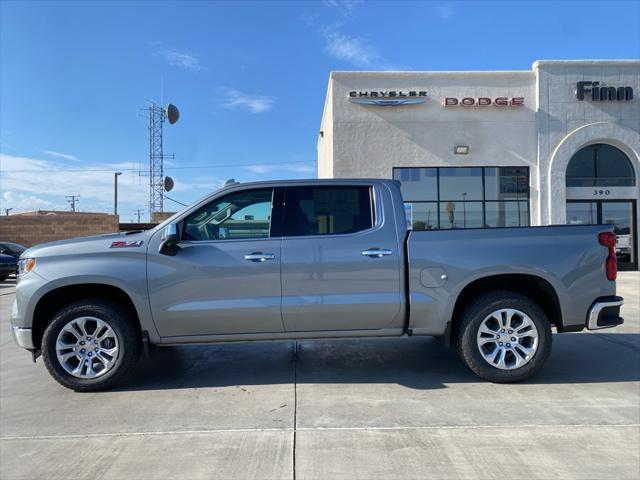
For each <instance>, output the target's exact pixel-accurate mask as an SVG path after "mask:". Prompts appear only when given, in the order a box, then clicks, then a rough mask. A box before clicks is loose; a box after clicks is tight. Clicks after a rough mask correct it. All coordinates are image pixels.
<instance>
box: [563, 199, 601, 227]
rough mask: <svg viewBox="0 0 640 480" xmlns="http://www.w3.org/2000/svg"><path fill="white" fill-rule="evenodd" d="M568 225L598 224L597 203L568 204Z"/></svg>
mask: <svg viewBox="0 0 640 480" xmlns="http://www.w3.org/2000/svg"><path fill="white" fill-rule="evenodd" d="M567 223H568V224H569V225H595V224H596V223H598V204H597V203H596V202H576V203H573V202H571V203H567Z"/></svg>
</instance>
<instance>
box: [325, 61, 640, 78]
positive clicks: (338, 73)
mask: <svg viewBox="0 0 640 480" xmlns="http://www.w3.org/2000/svg"><path fill="white" fill-rule="evenodd" d="M545 65H569V66H579V65H583V66H587V67H588V66H607V65H614V66H634V65H640V59H607V60H604V59H602V60H598V59H584V60H536V61H535V62H533V63H532V64H531V70H332V71H331V73H330V74H329V78H330V79H333V78H335V77H342V76H350V77H360V76H372V75H375V76H381V77H384V76H394V77H412V76H419V75H432V76H443V77H447V76H454V75H456V76H457V75H460V74H465V75H478V76H482V75H505V74H506V75H523V76H527V75H531V74H532V73H534V71H535V70H536V69H537V68H539V67H541V66H545Z"/></svg>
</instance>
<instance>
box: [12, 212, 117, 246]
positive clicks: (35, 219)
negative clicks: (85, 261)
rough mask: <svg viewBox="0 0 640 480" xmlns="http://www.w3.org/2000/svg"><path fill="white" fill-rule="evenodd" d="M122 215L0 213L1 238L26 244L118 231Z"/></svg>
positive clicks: (31, 244)
mask: <svg viewBox="0 0 640 480" xmlns="http://www.w3.org/2000/svg"><path fill="white" fill-rule="evenodd" d="M118 227H119V218H118V216H117V215H109V214H106V213H74V212H43V211H38V212H28V213H22V214H16V215H9V216H0V240H3V241H6V242H16V243H20V244H22V245H24V246H26V247H31V246H33V245H37V244H38V243H44V242H51V241H53V240H63V239H66V238H73V237H86V236H88V235H99V234H102V233H113V232H117V231H118V229H119V228H118Z"/></svg>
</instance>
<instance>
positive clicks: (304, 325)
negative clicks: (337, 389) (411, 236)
mask: <svg viewBox="0 0 640 480" xmlns="http://www.w3.org/2000/svg"><path fill="white" fill-rule="evenodd" d="M385 201H386V202H387V203H389V204H390V203H391V202H390V193H389V192H388V190H387V189H386V188H384V187H381V188H375V187H373V186H372V185H368V184H366V183H362V184H357V183H356V184H353V185H350V184H341V183H338V184H336V183H334V184H331V185H306V186H287V187H286V188H285V209H284V222H283V224H284V225H283V241H282V267H281V268H282V317H283V321H284V325H285V329H286V330H287V331H299V332H309V331H337V330H377V329H384V328H393V327H396V326H397V327H398V328H401V326H402V321H403V319H402V308H401V307H402V305H403V302H404V300H403V291H402V290H401V288H402V284H401V275H402V266H401V265H402V255H403V253H402V247H401V245H400V244H399V241H398V238H397V233H396V230H395V218H393V210H392V209H390V212H387V213H385V210H384V208H383V205H385V203H384V202H385ZM385 215H386V216H387V217H388V218H385Z"/></svg>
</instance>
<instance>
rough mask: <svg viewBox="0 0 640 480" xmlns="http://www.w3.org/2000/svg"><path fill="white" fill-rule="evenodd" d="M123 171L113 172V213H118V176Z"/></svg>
mask: <svg viewBox="0 0 640 480" xmlns="http://www.w3.org/2000/svg"><path fill="white" fill-rule="evenodd" d="M120 175H122V172H113V214H114V215H118V177H119V176H120Z"/></svg>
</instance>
